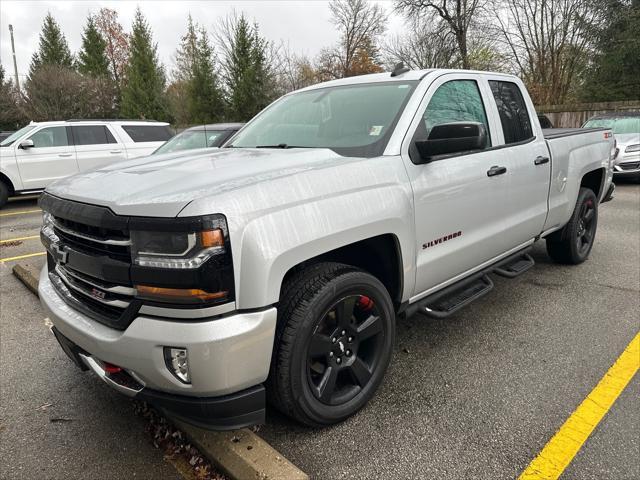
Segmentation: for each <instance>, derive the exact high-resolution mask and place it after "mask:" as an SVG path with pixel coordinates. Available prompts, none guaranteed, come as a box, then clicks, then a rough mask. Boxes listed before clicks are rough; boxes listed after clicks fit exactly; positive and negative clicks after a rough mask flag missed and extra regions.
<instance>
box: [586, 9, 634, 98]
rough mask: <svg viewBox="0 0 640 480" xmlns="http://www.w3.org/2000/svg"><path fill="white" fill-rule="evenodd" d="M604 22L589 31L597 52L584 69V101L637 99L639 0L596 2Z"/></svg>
mask: <svg viewBox="0 0 640 480" xmlns="http://www.w3.org/2000/svg"><path fill="white" fill-rule="evenodd" d="M595 3H596V6H599V7H600V11H602V12H603V23H602V24H600V25H597V26H596V27H595V28H593V29H592V31H590V32H588V33H589V34H591V35H592V36H593V38H594V39H595V44H596V54H595V56H594V58H593V60H592V62H591V63H590V65H589V67H588V68H587V69H586V72H585V75H584V77H583V78H584V79H585V83H584V86H583V90H582V92H581V96H582V97H583V99H584V100H585V101H589V102H598V101H601V102H602V101H614V100H637V99H638V97H639V96H640V62H638V52H640V36H639V35H638V32H640V0H605V1H604V2H603V1H597V2H595Z"/></svg>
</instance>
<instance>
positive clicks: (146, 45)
mask: <svg viewBox="0 0 640 480" xmlns="http://www.w3.org/2000/svg"><path fill="white" fill-rule="evenodd" d="M129 48H130V51H129V63H128V64H127V68H126V81H125V82H124V86H123V89H122V104H121V112H120V113H121V115H122V116H124V117H130V118H149V119H155V120H167V119H168V116H169V115H168V113H169V112H168V108H167V102H166V98H165V94H164V88H165V74H164V68H163V67H162V65H161V64H160V61H159V60H158V53H157V45H155V44H154V43H153V39H152V33H151V29H150V28H149V25H148V24H147V21H146V20H145V18H144V16H143V15H142V12H141V11H140V9H139V8H138V9H137V10H136V15H135V19H134V21H133V28H132V33H131V39H130V43H129Z"/></svg>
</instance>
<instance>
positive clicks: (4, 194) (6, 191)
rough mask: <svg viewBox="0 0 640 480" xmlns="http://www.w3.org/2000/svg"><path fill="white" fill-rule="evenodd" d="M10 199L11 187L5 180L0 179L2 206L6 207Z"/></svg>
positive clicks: (0, 206) (0, 203)
mask: <svg viewBox="0 0 640 480" xmlns="http://www.w3.org/2000/svg"><path fill="white" fill-rule="evenodd" d="M8 199H9V188H8V187H7V185H6V184H5V183H4V182H3V181H0V208H2V207H4V206H5V205H6V204H7V200H8Z"/></svg>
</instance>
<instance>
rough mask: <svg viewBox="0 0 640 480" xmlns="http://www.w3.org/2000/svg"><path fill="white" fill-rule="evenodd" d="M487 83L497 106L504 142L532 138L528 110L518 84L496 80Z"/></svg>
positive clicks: (515, 141)
mask: <svg viewBox="0 0 640 480" xmlns="http://www.w3.org/2000/svg"><path fill="white" fill-rule="evenodd" d="M489 85H490V86H491V91H492V92H493V98H495V100H496V104H497V106H498V113H499V114H500V123H501V124H502V131H503V132H504V141H505V143H507V144H509V143H518V142H523V141H526V140H529V139H531V138H533V129H532V128H531V120H530V118H529V112H528V111H527V105H526V104H525V103H524V98H523V97H522V92H520V88H519V87H518V85H516V84H515V83H513V82H501V81H497V80H490V81H489Z"/></svg>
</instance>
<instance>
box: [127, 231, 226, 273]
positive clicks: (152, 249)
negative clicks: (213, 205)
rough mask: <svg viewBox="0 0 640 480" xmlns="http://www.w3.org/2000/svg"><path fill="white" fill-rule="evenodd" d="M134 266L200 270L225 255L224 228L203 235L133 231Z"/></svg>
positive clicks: (205, 232)
mask: <svg viewBox="0 0 640 480" xmlns="http://www.w3.org/2000/svg"><path fill="white" fill-rule="evenodd" d="M131 244H132V245H131V253H132V257H133V263H134V264H136V265H140V266H141V267H155V268H198V267H200V266H201V265H202V264H203V263H204V262H206V261H207V260H209V259H210V258H211V257H212V256H213V255H216V254H219V253H224V249H225V245H224V234H223V232H222V230H221V229H219V228H217V229H213V230H205V231H202V232H188V233H184V232H144V231H132V232H131Z"/></svg>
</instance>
